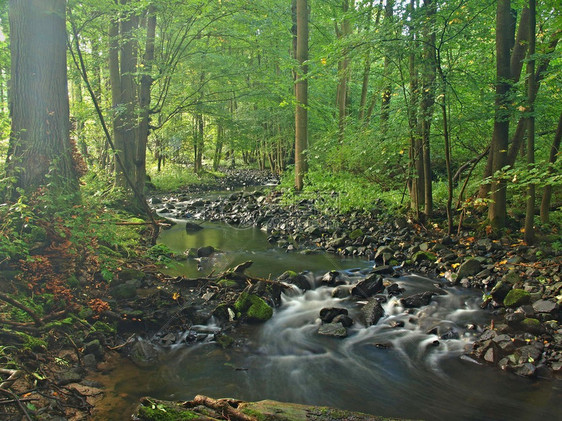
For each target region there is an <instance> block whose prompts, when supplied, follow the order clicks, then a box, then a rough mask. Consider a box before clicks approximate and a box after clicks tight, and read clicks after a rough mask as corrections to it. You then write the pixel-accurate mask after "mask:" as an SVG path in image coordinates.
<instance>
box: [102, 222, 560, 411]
mask: <svg viewBox="0 0 562 421" xmlns="http://www.w3.org/2000/svg"><path fill="white" fill-rule="evenodd" d="M202 226H203V227H204V229H203V230H201V231H199V232H196V233H189V234H188V233H186V231H185V223H184V222H179V223H178V224H177V225H175V226H173V227H172V228H171V229H169V230H166V231H164V232H162V234H161V236H160V238H159V242H161V243H164V244H166V245H167V246H168V247H170V248H171V249H172V250H173V251H174V252H176V253H182V252H184V251H185V250H186V249H189V248H198V247H202V246H209V245H210V246H213V247H214V248H215V249H217V250H219V252H218V253H215V254H214V255H213V256H211V257H210V258H206V259H202V260H203V261H197V260H195V259H189V260H185V261H183V262H180V263H178V264H177V265H175V267H174V268H173V269H170V273H171V274H181V275H184V276H187V277H200V276H205V275H208V274H210V273H219V272H221V271H222V270H225V269H227V268H231V267H233V266H234V265H236V264H238V263H242V262H244V261H247V260H252V261H253V262H254V264H253V266H252V267H251V268H250V269H249V270H248V272H249V273H250V274H252V275H254V276H259V277H264V278H268V277H269V278H271V279H275V278H276V277H277V276H279V275H280V274H281V273H283V272H284V271H286V270H292V271H295V272H302V271H307V278H308V279H309V280H310V283H311V289H310V290H308V291H306V292H304V293H303V292H302V291H300V292H292V293H290V294H288V295H285V294H284V295H283V302H282V305H281V306H280V307H279V308H278V309H276V310H275V312H274V315H273V318H272V319H270V320H269V321H267V322H266V323H264V324H262V325H247V326H242V327H241V329H243V333H244V336H246V337H247V338H248V341H247V343H246V345H245V346H244V347H233V348H227V349H222V348H220V347H218V346H217V345H216V344H215V343H213V342H212V341H211V336H209V341H207V342H202V343H199V344H197V345H193V346H186V345H176V346H172V347H171V348H168V349H166V350H165V351H164V355H163V356H162V358H161V361H160V362H159V363H158V364H156V365H155V366H152V367H149V368H140V367H137V366H135V365H134V364H132V363H130V362H128V361H126V362H123V363H121V362H120V364H119V366H118V367H117V368H115V369H114V370H113V371H111V372H110V373H109V375H108V376H104V377H106V378H105V379H104V380H103V381H104V383H105V384H106V386H107V384H108V382H109V383H111V385H110V386H108V389H107V390H108V392H107V397H106V398H105V399H104V402H103V403H102V404H103V405H104V407H103V408H101V409H100V410H99V411H98V417H99V418H97V419H100V420H101V419H126V416H125V414H126V413H128V411H130V407H131V405H133V404H134V403H135V402H136V401H137V400H138V398H139V397H141V396H146V395H150V396H153V397H156V398H159V399H167V400H189V399H192V398H193V397H194V395H196V394H204V395H208V396H211V397H215V398H220V397H235V398H238V399H243V400H248V401H255V400H262V399H274V400H278V401H287V402H295V403H304V404H314V405H326V406H331V407H336V408H341V409H348V410H354V411H361V412H367V413H372V414H375V415H381V416H388V417H403V418H412V419H426V420H476V419H478V420H508V419H513V420H543V419H550V420H554V419H561V418H562V412H561V411H560V409H559V403H560V401H561V398H562V385H561V384H560V382H559V381H548V380H541V381H533V380H529V379H525V378H519V377H516V376H515V375H513V374H509V373H504V372H500V371H498V370H496V369H494V368H490V367H486V366H482V365H478V364H476V363H475V362H474V361H471V360H469V359H468V358H466V357H462V354H463V351H464V349H465V348H466V347H470V344H471V339H472V335H473V333H474V331H473V330H471V328H473V327H474V326H475V325H479V324H488V323H489V319H490V314H489V313H488V312H486V311H483V310H481V309H480V308H479V303H480V301H481V300H480V298H481V293H480V292H479V291H475V290H468V289H463V288H450V287H447V288H441V286H440V285H438V284H437V282H436V281H435V280H430V279H428V278H424V277H421V276H416V275H408V276H403V277H400V278H396V279H393V281H394V282H396V283H398V284H399V286H400V287H402V288H404V289H405V290H406V291H407V295H411V294H413V293H417V292H422V291H435V292H438V293H440V294H441V295H436V296H435V297H434V298H433V300H432V301H431V303H430V304H429V305H428V306H425V307H422V308H420V309H404V308H403V307H402V306H401V304H400V302H399V300H398V299H397V298H396V297H392V298H390V299H389V300H388V302H386V303H384V304H383V307H384V309H385V316H384V317H383V319H381V320H380V321H379V322H378V323H377V324H376V325H375V326H371V327H368V328H365V327H363V326H361V325H360V324H359V323H358V322H356V323H355V324H354V325H353V326H352V327H351V328H349V335H348V337H346V338H344V339H340V338H334V337H327V336H321V335H319V334H318V333H317V331H318V326H319V325H320V320H319V312H320V310H321V309H322V308H325V307H345V308H348V310H349V313H350V316H352V318H353V319H354V320H356V317H353V316H355V315H356V313H357V312H358V308H357V307H358V305H357V303H356V302H352V301H349V300H346V299H341V298H333V297H332V290H333V287H327V286H322V285H320V283H319V282H318V279H319V278H320V277H321V276H322V275H323V274H325V273H326V272H328V271H331V270H337V271H340V272H341V273H342V276H343V278H344V279H346V281H347V282H349V283H354V282H356V281H357V279H358V278H359V277H360V276H362V277H364V276H365V274H366V273H368V271H369V269H371V268H372V267H373V262H372V261H366V260H360V259H353V258H347V259H345V258H339V257H336V256H333V255H330V254H327V253H318V254H310V255H302V254H298V253H285V252H284V251H281V250H279V249H277V248H275V247H273V246H271V245H270V244H269V243H268V241H267V235H266V234H265V233H264V232H262V231H260V230H258V229H254V228H247V229H240V228H237V227H233V226H229V225H227V224H222V223H210V222H205V223H203V224H202ZM432 326H439V328H440V329H441V328H443V327H444V328H445V332H446V333H445V334H441V336H440V337H439V336H437V334H436V333H435V332H434V331H432V333H427V332H428V331H430V330H431V328H432ZM205 329H206V330H209V331H212V330H213V329H215V327H214V326H212V325H211V326H207V327H206V328H205ZM108 377H110V379H108Z"/></svg>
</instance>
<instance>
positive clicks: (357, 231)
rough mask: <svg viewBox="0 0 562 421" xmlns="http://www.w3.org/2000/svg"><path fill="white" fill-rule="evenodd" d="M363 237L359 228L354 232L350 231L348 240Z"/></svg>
mask: <svg viewBox="0 0 562 421" xmlns="http://www.w3.org/2000/svg"><path fill="white" fill-rule="evenodd" d="M363 235H365V234H364V233H363V230H362V229H361V228H357V229H356V230H353V231H351V233H350V234H349V238H350V239H351V240H357V239H358V238H359V237H362V236H363Z"/></svg>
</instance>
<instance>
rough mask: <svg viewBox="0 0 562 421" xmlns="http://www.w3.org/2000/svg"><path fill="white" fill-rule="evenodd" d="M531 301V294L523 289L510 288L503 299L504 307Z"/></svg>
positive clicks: (516, 305) (517, 305)
mask: <svg viewBox="0 0 562 421" xmlns="http://www.w3.org/2000/svg"><path fill="white" fill-rule="evenodd" d="M530 301H531V294H530V293H528V292H527V291H525V290H523V289H518V288H515V289H512V290H511V291H509V292H508V293H507V295H506V296H505V298H504V300H503V305H504V306H506V307H519V306H522V305H525V304H529V302H530Z"/></svg>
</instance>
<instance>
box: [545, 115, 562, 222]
mask: <svg viewBox="0 0 562 421" xmlns="http://www.w3.org/2000/svg"><path fill="white" fill-rule="evenodd" d="M561 140H562V113H561V114H560V118H559V119H558V127H557V128H556V134H555V135H554V141H553V142H552V147H551V148H550V157H549V159H548V162H549V164H554V163H555V162H556V158H558V154H559V152H560V141H561ZM549 171H550V172H552V169H550V170H549ZM551 198H552V186H551V185H547V186H545V188H544V190H543V194H542V201H541V221H542V222H544V223H547V222H548V220H549V212H550V200H551Z"/></svg>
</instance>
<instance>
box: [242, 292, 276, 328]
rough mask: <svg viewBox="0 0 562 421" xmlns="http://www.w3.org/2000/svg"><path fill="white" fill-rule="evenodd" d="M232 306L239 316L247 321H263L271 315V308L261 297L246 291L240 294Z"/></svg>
mask: <svg viewBox="0 0 562 421" xmlns="http://www.w3.org/2000/svg"><path fill="white" fill-rule="evenodd" d="M234 308H235V309H236V312H237V313H238V314H239V315H240V317H246V318H247V319H248V320H249V321H255V322H265V321H266V320H269V319H271V316H273V309H272V308H271V307H270V306H269V305H267V303H266V302H265V301H264V300H263V299H262V298H260V297H259V296H257V295H255V294H248V293H247V292H243V293H242V294H240V297H238V300H236V302H235V303H234Z"/></svg>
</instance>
